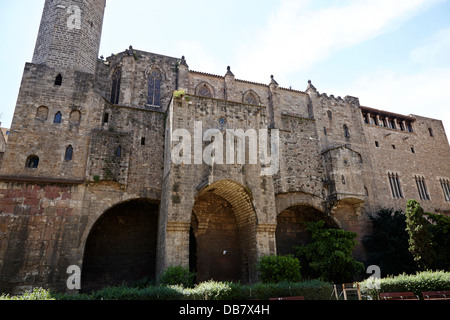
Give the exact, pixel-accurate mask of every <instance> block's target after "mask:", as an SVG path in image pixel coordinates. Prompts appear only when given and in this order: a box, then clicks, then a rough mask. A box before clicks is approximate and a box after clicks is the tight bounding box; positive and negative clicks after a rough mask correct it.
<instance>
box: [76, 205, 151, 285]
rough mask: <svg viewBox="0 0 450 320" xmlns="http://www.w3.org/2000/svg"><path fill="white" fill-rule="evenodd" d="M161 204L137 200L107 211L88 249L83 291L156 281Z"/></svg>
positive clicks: (97, 224) (87, 245)
mask: <svg viewBox="0 0 450 320" xmlns="http://www.w3.org/2000/svg"><path fill="white" fill-rule="evenodd" d="M158 207H159V206H158V202H156V201H153V200H149V199H133V200H128V201H125V202H122V203H119V204H117V205H115V206H113V207H111V208H110V209H108V210H106V211H105V212H104V214H103V215H102V216H100V218H99V219H98V220H97V221H96V223H95V224H94V226H93V227H92V229H91V231H90V233H89V235H88V237H87V240H86V244H85V248H84V256H83V267H82V272H81V290H82V291H83V292H91V291H92V290H98V289H101V288H104V287H106V286H112V285H121V284H123V283H127V284H132V283H134V282H136V281H140V280H143V279H147V280H153V279H155V273H156V272H155V271H156V251H157V225H158Z"/></svg>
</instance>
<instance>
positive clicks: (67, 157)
mask: <svg viewBox="0 0 450 320" xmlns="http://www.w3.org/2000/svg"><path fill="white" fill-rule="evenodd" d="M72 157H73V147H72V146H68V147H67V148H66V153H65V155H64V160H66V161H72Z"/></svg>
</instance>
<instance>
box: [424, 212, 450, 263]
mask: <svg viewBox="0 0 450 320" xmlns="http://www.w3.org/2000/svg"><path fill="white" fill-rule="evenodd" d="M425 214H426V215H427V217H428V219H429V220H430V221H431V222H432V223H431V224H430V228H429V229H430V232H431V242H432V244H433V249H434V253H435V256H434V261H433V268H434V269H436V270H446V271H450V218H449V217H446V216H444V215H441V214H435V213H430V212H426V213H425Z"/></svg>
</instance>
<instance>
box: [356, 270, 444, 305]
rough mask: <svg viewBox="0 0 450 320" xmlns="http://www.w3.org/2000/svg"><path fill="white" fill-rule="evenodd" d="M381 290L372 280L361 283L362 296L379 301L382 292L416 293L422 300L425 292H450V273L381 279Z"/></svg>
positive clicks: (426, 272) (419, 273)
mask: <svg viewBox="0 0 450 320" xmlns="http://www.w3.org/2000/svg"><path fill="white" fill-rule="evenodd" d="M379 283H380V288H379V289H377V288H376V287H373V286H372V285H371V281H370V279H367V280H365V281H363V282H361V283H360V289H361V294H363V295H365V296H368V297H371V298H372V299H378V298H379V293H380V292H414V294H415V295H417V296H419V297H420V298H422V292H423V291H448V290H450V272H444V271H434V272H433V271H423V272H417V273H416V274H413V275H407V274H402V275H399V276H396V277H392V276H390V277H386V278H382V279H380V282H379Z"/></svg>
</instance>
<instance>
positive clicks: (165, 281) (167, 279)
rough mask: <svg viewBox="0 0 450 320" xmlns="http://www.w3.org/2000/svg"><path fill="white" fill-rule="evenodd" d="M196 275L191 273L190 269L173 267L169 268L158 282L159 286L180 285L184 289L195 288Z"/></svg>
mask: <svg viewBox="0 0 450 320" xmlns="http://www.w3.org/2000/svg"><path fill="white" fill-rule="evenodd" d="M195 276H196V274H195V273H194V272H191V271H190V270H189V268H188V267H181V266H171V267H169V268H167V269H166V270H165V271H164V272H163V274H162V275H161V277H160V278H159V280H158V283H159V285H162V286H170V285H180V286H183V287H184V288H191V287H193V286H194V279H195Z"/></svg>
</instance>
